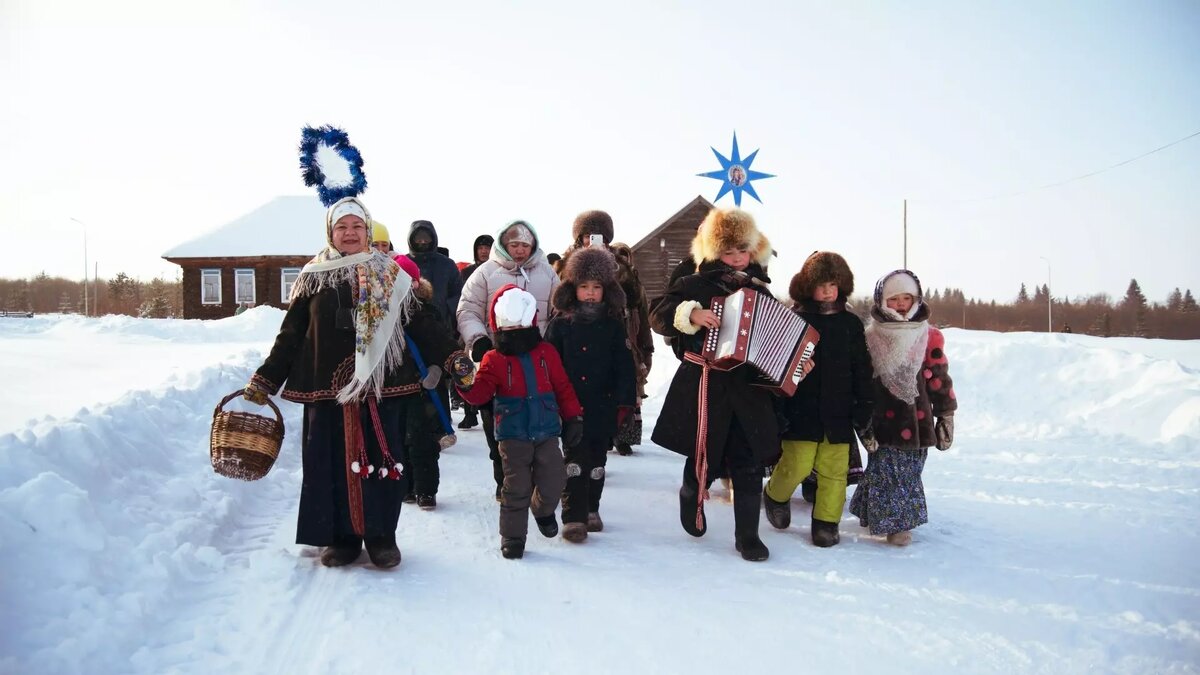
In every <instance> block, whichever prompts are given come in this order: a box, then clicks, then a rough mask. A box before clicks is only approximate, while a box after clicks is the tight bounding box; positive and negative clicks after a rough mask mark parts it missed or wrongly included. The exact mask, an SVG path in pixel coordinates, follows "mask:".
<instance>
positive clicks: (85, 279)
mask: <svg viewBox="0 0 1200 675" xmlns="http://www.w3.org/2000/svg"><path fill="white" fill-rule="evenodd" d="M71 220H73V221H75V222H77V223H79V224H80V225H83V315H84V316H89V314H88V277H87V273H88V269H87V268H88V264H87V224H86V223H84V222H83V221H82V220H80V219H78V218H71Z"/></svg>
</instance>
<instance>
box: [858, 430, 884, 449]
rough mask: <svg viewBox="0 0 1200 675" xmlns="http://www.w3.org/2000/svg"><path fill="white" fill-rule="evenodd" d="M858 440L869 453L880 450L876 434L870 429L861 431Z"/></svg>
mask: <svg viewBox="0 0 1200 675" xmlns="http://www.w3.org/2000/svg"><path fill="white" fill-rule="evenodd" d="M858 440H859V442H860V443H862V446H863V449H864V450H866V451H867V452H875V451H876V450H878V449H879V441H877V440H875V432H874V431H872V430H871V428H870V427H867V428H866V429H860V430H859V432H858Z"/></svg>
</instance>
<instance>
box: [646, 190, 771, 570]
mask: <svg viewBox="0 0 1200 675" xmlns="http://www.w3.org/2000/svg"><path fill="white" fill-rule="evenodd" d="M770 256H771V245H770V243H769V242H768V241H767V238H766V237H764V236H763V235H762V234H761V233H760V232H759V231H758V228H757V227H756V226H755V224H754V219H753V218H752V217H751V216H750V214H748V213H746V212H745V211H741V210H739V209H713V210H712V211H709V213H708V216H707V217H705V219H704V222H703V223H701V224H700V228H699V229H697V230H696V237H695V239H693V240H692V257H693V259H695V260H696V261H698V262H699V265H698V267H697V271H696V273H695V274H691V275H688V276H684V277H682V278H680V279H679V280H677V281H676V282H675V283H673V284H671V287H670V288H669V289H668V290H667V292H666V294H665V295H663V297H662V298H660V299H659V300H658V301H657V302H656V303H655V304H654V307H653V308H652V309H651V311H650V327H651V328H653V329H654V332H656V333H658V334H659V335H663V336H666V337H669V338H674V339H676V340H677V342H678V348H679V349H678V352H677V353H679V354H682V355H684V357H685V358H684V359H683V361H682V362H681V363H680V364H679V369H678V370H676V371H675V377H674V379H672V380H671V388H670V389H669V390H668V391H667V397H666V400H665V401H664V402H663V407H662V412H661V413H660V414H659V416H658V422H657V424H655V426H654V434H653V436H652V437H651V438H652V440H653V441H654V442H655V443H657V444H659V445H661V446H662V447H664V448H667V449H668V450H671V451H673V452H677V453H679V454H681V455H684V456H686V457H687V462H686V463H685V464H684V468H683V486H682V487H681V488H680V489H679V519H680V523H681V524H682V525H683V529H684V530H685V531H686V532H687V533H688V534H690V535H692V536H693V537H701V536H704V533H705V531H706V530H707V529H708V524H707V521H706V520H705V517H704V501H703V500H704V499H705V498H706V497H707V496H708V487H709V485H710V484H711V483H712V480H713V478H714V477H715V476H716V474H717V472H718V471H721V472H723V473H724V475H726V476H729V477H730V478H731V479H732V483H733V519H734V543H735V546H736V548H737V550H738V552H739V553H741V554H742V558H744V559H746V560H766V559H767V557H768V556H769V555H770V552H769V551H768V550H767V547H766V545H764V544H763V542H762V539H760V538H759V536H758V518H759V512H760V511H761V508H762V507H761V503H762V497H761V493H762V475H763V467H764V466H766V465H769V464H773V463H774V462H775V460H776V459H778V457H779V425H778V422H777V421H776V418H775V410H774V405H773V402H772V401H773V397H772V395H771V393H770V392H768V391H767V390H766V389H763V388H760V387H754V386H751V384H750V383H751V380H752V379H753V373H752V372H751V368H749V367H743V368H734V369H733V370H730V371H727V372H723V371H719V370H712V369H709V368H707V367H705V366H702V365H701V364H700V363H699V362H698V361H697V360H696V358H698V357H696V355H698V354H699V353H700V352H701V350H702V347H703V343H702V340H703V339H704V333H703V332H702V331H701V329H703V328H709V329H715V328H719V327H720V325H721V322H720V319H718V318H717V317H716V315H715V314H714V313H713V312H712V311H711V310H710V309H709V307H710V306H711V305H712V300H713V298H714V297H717V296H726V295H729V294H730V293H733V292H734V291H736V290H738V289H739V288H742V287H746V286H750V287H754V288H756V289H757V290H760V291H764V292H769V290H768V288H767V284H768V283H769V282H770V280H769V279H768V278H767V275H766V273H765V272H764V271H763V267H762V265H763V264H764V263H765V262H766V261H767V260H768V259H769V258H770ZM701 396H703V400H701ZM700 440H703V441H704V442H702V443H701V442H699V441H700ZM710 467H711V468H710Z"/></svg>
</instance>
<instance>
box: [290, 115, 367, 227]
mask: <svg viewBox="0 0 1200 675" xmlns="http://www.w3.org/2000/svg"><path fill="white" fill-rule="evenodd" d="M362 165H363V159H362V155H360V154H359V153H358V148H356V147H354V146H353V145H350V137H349V136H347V135H346V132H344V131H342V130H341V129H338V128H337V127H333V126H329V125H326V126H323V127H318V128H315V129H314V128H313V127H304V131H303V132H302V135H301V137H300V169H301V170H302V172H303V175H304V184H305V185H307V186H309V187H314V186H315V187H316V188H317V196H318V197H319V198H320V199H321V203H322V204H324V205H325V207H326V208H328V207H330V206H332V205H333V204H334V203H335V202H336V201H337V200H339V199H342V198H344V197H357V196H358V195H360V194H362V192H363V191H364V190H366V189H367V177H366V175H365V174H364V173H363V170H362Z"/></svg>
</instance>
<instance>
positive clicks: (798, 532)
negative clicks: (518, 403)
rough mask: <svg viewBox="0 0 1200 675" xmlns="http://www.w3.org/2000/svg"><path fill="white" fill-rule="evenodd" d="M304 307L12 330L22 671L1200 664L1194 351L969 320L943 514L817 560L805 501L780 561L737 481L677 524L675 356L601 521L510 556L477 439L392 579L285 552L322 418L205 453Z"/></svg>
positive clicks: (12, 526)
mask: <svg viewBox="0 0 1200 675" xmlns="http://www.w3.org/2000/svg"><path fill="white" fill-rule="evenodd" d="M281 318H282V312H280V311H278V310H273V309H270V308H266V307H263V308H257V309H254V310H251V311H248V312H246V313H245V314H243V315H241V316H238V317H234V318H231V319H225V320H222V321H209V322H200V321H179V320H139V319H129V318H124V317H107V318H103V319H83V318H80V317H57V316H51V317H37V318H34V319H0V368H2V369H3V373H4V374H5V376H6V377H5V378H4V380H5V382H6V384H7V387H8V390H7V391H8V393H7V395H6V396H5V397H4V405H3V406H0V434H2V435H0V557H2V559H3V561H4V562H3V567H2V568H0V569H2V570H3V573H2V574H0V672H3V673H130V672H132V673H167V672H172V673H214V672H223V673H361V672H439V673H474V672H490V673H535V672H546V673H559V672H571V673H612V672H638V673H643V672H644V673H685V672H686V673H696V672H713V671H714V670H720V671H722V672H776V673H778V672H830V673H835V672H843V670H844V672H889V673H904V672H913V673H928V672H954V673H973V672H989V673H990V672H1005V673H1010V672H1042V673H1074V672H1119V673H1194V672H1200V565H1198V564H1197V559H1198V558H1200V556H1198V554H1200V546H1198V541H1200V539H1198V538H1200V528H1198V527H1197V523H1200V342H1196V341H1191V342H1169V341H1155V340H1138V339H1109V340H1104V339H1098V338H1090V337H1087V336H1077V335H1042V334H1030V333H1021V334H996V333H985V332H973V331H961V330H947V331H946V339H947V354H948V356H949V358H950V368H951V374H952V375H953V376H954V378H955V391H956V392H957V393H958V394H959V401H960V405H961V408H960V411H959V413H958V414H957V416H956V419H957V424H956V427H957V429H956V431H957V438H956V442H955V446H954V447H953V448H952V449H951V450H950V451H948V452H944V453H942V452H937V451H931V454H930V458H929V462H928V464H927V465H926V471H925V484H926V489H927V493H928V498H929V513H930V522H929V524H928V525H925V526H923V527H920V528H918V529H917V530H916V531H915V534H914V538H913V544H912V545H911V546H910V547H908V548H903V549H901V548H894V547H892V546H889V545H888V544H887V543H886V542H885V541H884V540H883V539H882V538H880V537H874V536H870V535H869V534H867V532H866V531H865V530H864V529H863V528H861V527H859V525H858V523H857V520H856V519H855V518H853V517H852V516H850V515H849V514H848V513H847V514H846V515H845V516H844V519H843V521H842V526H841V529H842V543H841V544H840V545H839V546H836V547H834V548H831V549H817V548H815V547H813V546H812V545H811V544H810V543H809V540H808V535H809V527H808V523H809V510H808V507H807V505H806V504H804V503H803V501H801V500H799V499H796V500H793V503H792V510H793V525H792V527H791V528H790V529H789V530H786V531H776V530H773V529H771V528H770V526H769V525H767V523H766V521H765V519H764V520H763V522H762V525H761V527H760V530H761V533H762V536H763V539H764V541H765V542H766V544H767V545H768V546H769V547H770V549H771V558H770V560H768V561H766V562H763V563H748V562H744V561H743V560H741V558H740V557H739V556H738V555H737V554H736V553H735V552H734V550H733V518H732V512H731V507H730V504H729V503H728V495H727V493H725V491H724V490H723V489H722V488H720V487H719V486H717V487H714V489H713V497H714V499H713V501H712V502H710V503H709V505H708V508H707V511H708V518H709V530H708V534H707V536H705V537H703V538H702V539H693V538H692V537H690V536H688V535H687V534H685V533H684V532H683V531H682V529H681V528H680V525H679V517H678V501H677V497H676V490H677V489H678V485H679V477H680V472H681V470H682V464H683V462H682V458H680V457H678V456H676V455H674V454H672V453H670V452H667V451H665V450H662V449H661V448H657V447H656V446H654V445H651V444H649V431H650V429H652V428H653V425H654V420H655V418H656V417H657V415H658V411H659V408H660V407H661V404H662V395H663V393H665V391H666V384H667V383H668V382H669V381H670V378H671V375H672V373H673V371H674V366H675V362H674V359H673V358H672V357H671V355H670V353H669V352H667V351H665V349H664V350H661V351H660V352H659V354H658V355H657V359H656V365H655V370H654V371H653V373H652V374H651V380H652V382H651V386H650V390H651V391H652V392H653V394H654V395H653V396H652V397H651V398H650V399H648V400H647V403H646V410H645V417H646V434H645V441H646V442H645V443H644V444H643V445H641V446H638V447H637V448H636V451H637V452H636V453H635V454H634V455H633V456H631V457H620V456H617V455H611V456H610V460H609V464H608V471H609V480H608V485H607V487H606V489H605V493H604V501H603V506H602V509H601V512H602V514H603V516H604V521H605V530H604V532H601V533H595V534H593V535H591V536H590V537H589V538H588V540H587V542H586V543H585V544H582V545H574V544H569V543H567V542H564V541H563V540H562V539H543V538H541V537H539V536H538V535H537V533H536V530H535V529H534V528H532V527H531V536H530V540H529V546H528V549H527V552H526V557H525V558H524V559H523V560H519V561H509V560H504V559H502V558H501V557H500V552H499V536H498V534H497V532H496V527H497V519H498V509H497V505H496V503H495V501H494V500H493V498H492V490H493V483H492V478H491V466H490V463H489V461H488V459H487V448H486V445H485V443H484V439H483V432H482V431H481V430H480V429H479V428H476V429H473V430H470V431H464V432H460V433H459V442H458V444H457V445H456V446H454V447H453V448H451V449H449V450H447V451H446V452H444V453H443V455H442V487H441V492H440V493H439V495H438V508H437V510H436V511H432V512H422V511H420V510H418V509H415V508H411V507H407V506H406V507H405V509H404V511H403V513H402V514H401V516H400V526H399V532H398V538H399V544H400V548H401V550H402V551H403V555H404V560H403V563H402V564H401V565H400V567H398V568H396V569H394V570H391V571H379V570H376V569H374V568H373V567H371V566H370V564H369V563H368V562H367V560H366V556H365V554H364V556H363V557H362V559H361V560H360V562H359V564H358V565H356V566H352V567H350V568H346V569H326V568H324V567H322V566H321V565H320V562H319V560H318V557H317V556H318V553H319V552H318V551H317V550H315V549H311V548H309V547H303V546H298V545H295V544H294V543H292V542H293V540H294V534H295V517H296V502H297V499H298V496H299V486H300V479H301V476H300V462H299V452H300V446H299V436H300V418H299V412H300V407H299V406H297V405H293V404H290V403H281V406H282V410H283V413H284V421H285V424H286V427H287V437H286V439H285V441H284V447H283V452H282V455H281V457H280V459H279V461H278V463H277V464H276V466H275V468H274V469H273V470H272V472H271V473H270V475H268V476H267V477H266V478H264V479H263V480H260V481H257V482H253V483H244V482H239V481H233V480H229V479H226V478H222V477H220V476H218V475H216V474H214V473H213V472H212V469H211V468H210V466H209V462H208V431H209V425H210V423H211V420H212V414H213V409H214V406H216V404H217V403H218V402H219V401H220V399H221V398H222V397H223V396H224V395H225V394H227V393H230V392H232V391H234V390H236V389H239V388H240V387H241V386H242V385H243V384H244V383H245V382H246V380H247V379H248V377H249V375H250V374H251V372H253V370H254V368H255V367H257V366H258V364H259V363H260V362H261V361H262V359H263V357H264V356H265V353H266V351H267V350H268V349H269V348H270V345H271V341H272V340H273V338H274V334H275V332H276V330H277V329H278V326H279V322H280V320H281ZM230 405H231V406H233V407H235V408H239V409H241V406H245V405H247V404H244V403H243V402H242V401H241V400H240V399H239V400H237V401H235V402H234V403H231V404H230ZM246 409H253V408H246ZM456 420H457V414H456ZM797 496H798V495H797Z"/></svg>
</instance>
